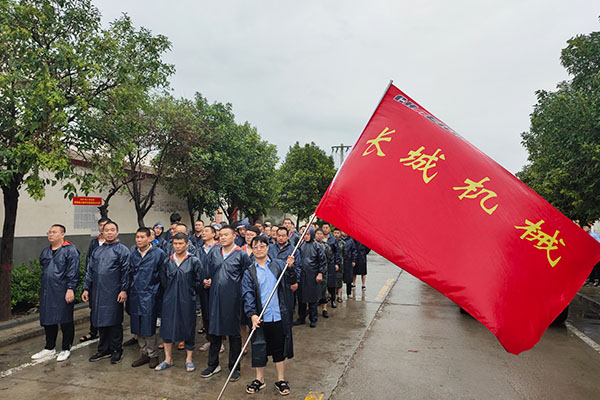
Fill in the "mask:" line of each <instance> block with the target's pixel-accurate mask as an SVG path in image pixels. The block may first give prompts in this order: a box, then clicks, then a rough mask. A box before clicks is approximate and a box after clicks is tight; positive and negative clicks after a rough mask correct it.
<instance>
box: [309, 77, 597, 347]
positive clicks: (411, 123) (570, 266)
mask: <svg viewBox="0 0 600 400" xmlns="http://www.w3.org/2000/svg"><path fill="white" fill-rule="evenodd" d="M316 214H317V216H318V217H319V218H321V219H323V220H326V221H328V222H329V223H332V224H334V225H335V226H337V227H339V228H340V229H342V230H343V231H345V232H347V233H348V234H349V235H350V236H352V237H354V238H355V239H357V240H358V241H360V242H362V243H364V244H365V245H367V246H368V247H370V248H372V249H373V250H374V251H376V252H377V253H379V254H380V255H382V256H383V257H385V258H387V259H388V260H390V261H391V262H393V263H394V264H396V265H397V266H399V267H401V268H402V269H404V270H406V271H407V272H409V273H410V274H411V275H414V276H415V277H417V278H419V279H421V280H422V281H424V282H425V283H427V284H429V285H430V286H432V287H433V288H435V289H436V290H438V291H440V292H441V293H442V294H444V295H445V296H447V297H448V298H449V299H451V300H452V301H454V302H455V303H456V304H458V305H459V306H461V307H463V308H464V309H465V310H466V311H467V312H469V314H471V315H472V316H473V317H475V318H476V319H477V320H479V321H480V322H481V323H482V324H483V325H485V326H486V327H487V328H488V329H489V330H490V331H491V332H492V333H494V335H496V337H497V338H498V340H499V341H500V343H501V344H502V346H504V348H505V349H506V350H507V351H508V352H510V353H513V354H518V353H520V352H522V351H525V350H528V349H530V348H532V347H533V346H534V345H535V344H536V343H537V342H538V341H539V339H540V337H541V336H542V334H543V333H544V331H545V330H546V329H547V327H548V326H549V325H550V323H551V322H552V321H553V320H554V319H555V318H556V317H557V316H558V314H560V313H561V312H562V311H563V310H564V308H565V307H566V306H567V305H568V304H569V302H570V301H571V300H572V299H573V297H574V296H575V294H576V293H577V291H578V290H579V288H580V287H581V286H582V284H583V283H584V281H585V279H586V278H587V276H588V275H589V273H590V271H591V269H592V268H593V266H594V265H595V264H596V262H598V260H600V244H599V243H597V242H596V241H595V240H594V239H593V238H592V237H590V236H589V235H588V234H587V233H585V232H584V231H583V230H582V229H581V228H580V227H579V226H578V225H577V224H575V223H574V222H572V221H571V220H569V219H568V218H567V217H565V216H564V215H563V214H561V213H560V212H559V211H558V210H556V209H555V208H554V207H552V206H551V205H550V204H549V203H548V202H546V201H545V200H544V199H542V198H541V197H540V196H539V195H537V194H536V193H535V192H534V191H533V190H531V189H530V188H529V187H527V186H526V185H525V184H523V183H522V182H521V181H520V180H519V179H517V178H516V177H515V176H514V175H512V174H511V173H510V172H508V171H507V170H505V169H504V168H502V167H501V166H500V165H499V164H497V163H496V162H495V161H493V160H492V159H491V158H490V157H488V156H486V155H485V154H484V153H483V152H481V151H480V150H479V149H477V148H476V147H475V146H473V145H472V144H470V143H469V142H467V141H466V140H465V139H464V138H462V137H461V136H460V135H458V134H457V133H456V132H455V131H454V130H452V129H451V128H450V127H449V126H447V125H446V124H444V123H443V122H442V121H440V120H439V119H437V118H435V117H434V116H433V115H432V114H431V113H429V112H428V111H427V110H426V109H424V108H423V107H421V106H420V105H419V104H418V103H417V102H416V101H414V100H413V99H411V98H410V97H409V96H407V95H406V94H404V93H403V92H402V91H400V90H399V89H398V88H396V87H395V86H393V85H390V87H389V88H388V90H387V91H386V93H385V95H384V97H383V99H382V100H381V102H380V104H379V106H378V107H377V109H376V111H375V112H374V114H373V115H372V117H371V119H370V121H369V122H368V124H367V126H366V128H365V129H364V131H363V132H362V134H361V136H360V138H359V140H358V141H357V142H356V144H355V145H354V147H353V149H352V151H351V152H350V154H349V155H348V157H347V159H346V160H345V162H344V164H343V165H342V166H341V168H340V170H339V171H338V174H337V175H336V177H335V178H334V180H333V181H332V183H331V184H330V186H329V188H328V189H327V191H326V193H325V195H324V196H323V198H322V199H321V202H320V204H319V206H318V207H317V210H316Z"/></svg>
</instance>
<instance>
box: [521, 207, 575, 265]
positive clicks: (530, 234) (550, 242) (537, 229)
mask: <svg viewBox="0 0 600 400" xmlns="http://www.w3.org/2000/svg"><path fill="white" fill-rule="evenodd" d="M543 223H544V220H543V219H542V220H540V222H538V223H537V224H534V223H533V222H531V221H529V220H528V219H526V220H525V226H516V225H515V228H517V229H523V230H524V231H525V232H524V233H523V234H522V235H521V239H527V240H529V241H530V242H531V241H534V240H537V244H535V245H533V247H535V248H536V249H540V250H546V256H547V257H548V262H549V263H550V266H551V267H552V268H554V267H555V266H556V264H558V262H559V261H560V259H561V257H558V258H556V259H554V260H553V259H552V258H551V257H550V252H551V251H553V250H556V249H558V246H557V245H558V244H559V243H560V244H561V245H562V246H565V242H564V240H562V239H559V238H558V234H559V233H560V232H559V231H554V235H553V236H550V235H548V234H547V233H544V232H542V224H543Z"/></svg>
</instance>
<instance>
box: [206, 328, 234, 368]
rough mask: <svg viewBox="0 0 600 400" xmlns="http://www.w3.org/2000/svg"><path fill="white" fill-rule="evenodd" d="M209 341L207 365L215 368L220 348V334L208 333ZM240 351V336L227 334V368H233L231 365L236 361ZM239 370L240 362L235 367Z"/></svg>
mask: <svg viewBox="0 0 600 400" xmlns="http://www.w3.org/2000/svg"><path fill="white" fill-rule="evenodd" d="M208 336H209V341H210V348H209V350H208V366H209V367H211V368H216V367H217V365H219V351H220V350H221V343H222V340H223V337H222V336H215V335H208ZM241 352H242V337H241V336H240V335H237V336H229V369H230V370H231V368H233V365H234V364H235V362H236V361H237V358H238V357H239V355H240V353H241ZM236 369H237V370H238V371H239V370H240V364H238V366H237V368H236Z"/></svg>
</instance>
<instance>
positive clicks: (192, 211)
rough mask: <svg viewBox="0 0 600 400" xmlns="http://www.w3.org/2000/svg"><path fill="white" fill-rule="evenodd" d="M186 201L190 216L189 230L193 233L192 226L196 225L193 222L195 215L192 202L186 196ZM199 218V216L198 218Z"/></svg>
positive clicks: (194, 221)
mask: <svg viewBox="0 0 600 400" xmlns="http://www.w3.org/2000/svg"><path fill="white" fill-rule="evenodd" d="M186 200H187V207H188V213H189V214H190V223H191V225H190V227H191V228H190V229H191V230H192V231H194V224H195V223H196V220H195V215H196V210H194V203H193V202H192V198H191V197H190V196H186ZM198 217H200V216H198Z"/></svg>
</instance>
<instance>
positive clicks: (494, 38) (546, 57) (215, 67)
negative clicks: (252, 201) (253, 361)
mask: <svg viewBox="0 0 600 400" xmlns="http://www.w3.org/2000/svg"><path fill="white" fill-rule="evenodd" d="M94 4H95V5H96V6H97V7H98V8H99V9H100V11H101V13H102V15H103V21H104V22H108V21H110V20H112V19H114V18H117V17H118V16H119V15H120V14H121V13H122V12H126V13H128V14H129V15H130V16H131V18H132V20H133V22H134V24H135V25H136V26H144V27H146V28H148V29H150V30H152V32H153V33H155V34H159V33H160V34H164V35H166V36H167V37H168V38H169V39H170V40H171V42H172V43H173V48H172V50H171V52H169V53H168V54H167V55H166V57H165V59H166V61H168V62H170V63H173V64H175V67H176V69H177V72H176V73H175V75H174V76H173V77H172V78H171V84H172V87H173V89H174V95H175V96H177V97H181V96H183V97H189V98H191V97H192V96H193V95H194V93H195V92H200V93H202V95H204V96H205V97H207V98H208V100H209V101H210V102H213V101H220V102H230V103H232V104H233V109H234V113H235V114H236V119H237V120H238V122H243V121H249V122H250V123H251V124H252V125H254V126H256V127H257V128H258V131H259V132H260V134H261V135H262V136H263V138H264V139H266V140H268V141H270V142H271V143H274V144H276V145H277V147H278V149H279V156H280V157H281V158H283V157H284V156H285V154H286V153H287V150H288V147H289V146H290V145H292V144H293V143H294V142H295V141H300V142H301V143H305V142H310V141H314V142H315V143H317V144H318V145H319V146H320V147H321V148H323V149H324V150H325V151H326V152H328V153H330V152H331V146H332V145H337V144H340V143H342V142H343V143H344V144H349V145H352V144H354V141H355V140H356V139H357V138H358V136H359V135H360V133H361V131H362V129H363V127H364V125H365V123H366V122H367V120H368V118H369V117H370V115H371V113H372V111H373V110H374V108H375V106H376V104H377V102H378V101H379V99H380V97H381V95H382V92H383V90H384V89H385V87H386V85H387V83H388V82H389V80H390V79H393V80H394V84H395V85H396V86H397V87H398V88H399V89H400V90H402V91H404V92H405V93H407V94H408V95H409V96H411V97H412V98H414V99H415V100H416V101H417V102H419V103H420V104H421V105H422V106H424V107H425V108H427V109H428V110H429V111H430V112H431V113H432V114H433V115H435V116H436V117H437V118H439V119H441V120H442V121H444V122H445V123H446V124H448V125H449V126H450V127H452V128H453V129H454V130H455V131H457V132H458V133H459V134H460V135H461V136H463V137H464V138H465V139H467V140H469V141H470V142H471V143H473V144H474V145H476V146H477V147H479V148H480V149H481V150H482V151H484V152H485V153H487V154H488V155H490V156H491V157H492V158H494V159H495V160H496V161H497V162H499V163H500V164H501V165H503V166H504V167H505V168H507V169H508V170H509V171H511V172H513V173H514V172H517V171H519V170H520V169H521V167H522V165H523V164H524V163H525V162H526V157H527V154H526V152H525V150H524V149H523V147H522V146H521V144H520V133H521V132H522V131H525V130H527V129H528V128H529V114H530V113H531V111H532V106H533V105H534V104H535V91H536V90H538V89H546V90H553V89H554V88H555V86H556V84H557V83H558V82H559V81H561V80H564V79H567V78H568V76H567V74H566V72H565V70H564V69H563V68H562V66H561V65H560V61H559V57H560V50H561V49H562V48H564V47H565V46H566V41H567V40H568V39H569V38H571V37H573V36H575V35H577V34H580V33H589V32H591V31H596V30H598V29H599V28H600V25H599V23H598V15H600V7H598V5H599V4H598V2H597V1H591V0H570V1H568V2H567V1H557V0H546V1H543V0H524V1H514V0H505V1H500V0H494V1H492V0H480V1H475V0H473V1H442V0H430V1H427V2H416V1H412V2H410V1H404V0H396V1H372V2H366V1H306V2H290V1H283V0H280V1H274V0H269V1H258V0H254V1H243V0H236V1H222V2H206V1H182V0H172V1H164V0H163V1H158V0H143V1H141V0H127V1H122V0H120V1H119V0H94Z"/></svg>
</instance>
